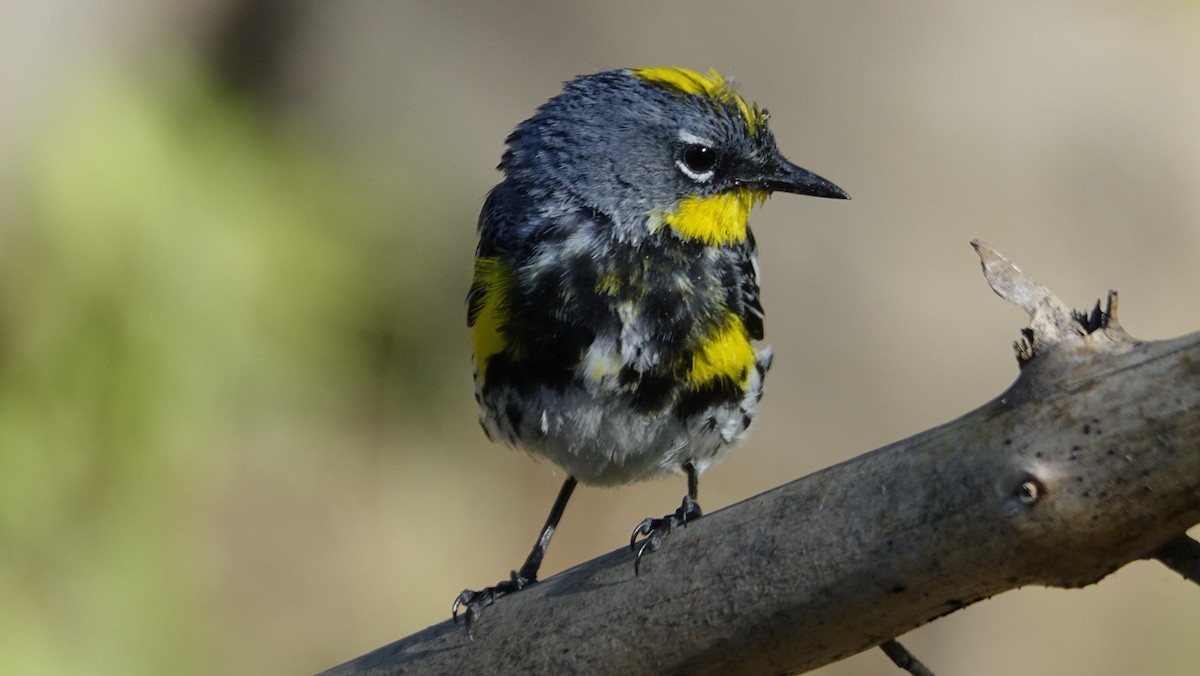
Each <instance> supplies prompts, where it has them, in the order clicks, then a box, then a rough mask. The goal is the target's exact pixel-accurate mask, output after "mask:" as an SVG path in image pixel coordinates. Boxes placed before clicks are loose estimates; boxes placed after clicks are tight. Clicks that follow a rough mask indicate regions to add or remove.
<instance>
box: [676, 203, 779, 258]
mask: <svg viewBox="0 0 1200 676" xmlns="http://www.w3.org/2000/svg"><path fill="white" fill-rule="evenodd" d="M767 195H768V193H766V192H761V191H757V190H746V189H740V190H734V191H732V192H727V193H723V194H720V195H713V196H712V197H698V196H692V197H687V198H684V200H683V201H682V202H680V203H679V207H678V208H677V209H676V210H675V211H674V212H671V213H668V214H664V215H663V217H662V219H663V222H665V223H666V224H667V225H668V226H670V227H671V229H672V230H674V231H675V232H676V233H678V234H679V236H680V237H683V238H684V239H690V240H698V241H701V242H704V243H705V244H708V245H710V246H720V245H723V244H736V243H738V242H742V241H745V239H746V224H747V223H748V222H749V220H750V209H751V208H753V207H754V205H755V204H761V203H762V202H763V200H765V199H767Z"/></svg>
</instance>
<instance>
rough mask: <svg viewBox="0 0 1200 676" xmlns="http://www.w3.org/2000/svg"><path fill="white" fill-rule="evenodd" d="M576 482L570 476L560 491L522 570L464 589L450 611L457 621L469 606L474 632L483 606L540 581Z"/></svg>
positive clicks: (467, 616)
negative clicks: (461, 609) (491, 584)
mask: <svg viewBox="0 0 1200 676" xmlns="http://www.w3.org/2000/svg"><path fill="white" fill-rule="evenodd" d="M576 483H578V482H576V481H575V477H573V476H569V477H567V480H566V481H564V482H563V485H562V488H561V489H559V491H558V497H557V498H555V499H554V506H553V507H551V508H550V516H548V517H546V525H544V526H542V532H541V534H540V535H538V539H537V542H535V543H533V549H532V550H531V551H530V552H529V556H528V557H526V559H525V563H524V564H522V565H521V569H520V570H514V571H512V574H511V577H510V578H509V579H507V580H502V581H500V582H498V583H496V586H494V587H486V588H484V589H481V590H479V591H473V590H471V589H464V590H463V592H462V593H461V594H459V595H458V598H456V599H454V607H453V608H451V609H450V614H451V615H452V616H453V617H454V620H455V621H456V622H457V621H458V609H459V607H465V609H466V610H465V613H464V615H465V616H466V619H467V633H470V632H471V625H472V624H474V623H475V621H476V620H478V619H479V615H480V614H481V613H482V612H483V609H484V608H487V607H488V606H490V605H492V604H493V603H495V602H496V599H498V598H500V597H501V596H504V595H505V594H511V593H513V592H518V591H521V590H522V589H524V588H526V587H528V586H529V585H531V584H533V583H534V582H537V574H538V569H539V568H541V567H542V559H543V558H545V556H546V548H547V547H548V546H550V538H551V537H553V536H554V530H555V529H556V528H558V522H559V520H560V519H562V515H563V510H565V509H566V508H567V501H568V500H570V499H571V493H572V492H573V491H574V490H575V484H576Z"/></svg>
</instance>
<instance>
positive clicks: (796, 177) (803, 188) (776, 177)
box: [741, 157, 850, 200]
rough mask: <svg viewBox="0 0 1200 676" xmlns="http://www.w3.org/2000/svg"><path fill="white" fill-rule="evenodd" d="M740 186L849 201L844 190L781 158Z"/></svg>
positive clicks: (742, 182)
mask: <svg viewBox="0 0 1200 676" xmlns="http://www.w3.org/2000/svg"><path fill="white" fill-rule="evenodd" d="M741 184H742V185H744V186H746V187H747V188H753V189H756V190H768V191H771V192H776V191H778V192H790V193H795V194H797V195H812V196H813V197H831V198H833V199H839V200H848V199H850V196H849V195H847V194H846V191H845V190H842V189H841V188H839V187H837V186H836V185H834V184H832V183H830V182H829V181H827V180H825V179H823V178H821V177H820V176H817V175H816V174H814V173H812V172H811V171H809V170H807V169H803V168H801V167H797V166H796V165H794V164H792V163H791V162H788V161H787V160H785V159H783V158H782V157H780V158H779V164H778V165H776V166H774V167H772V168H769V169H767V170H766V171H764V172H763V173H762V174H760V175H758V176H755V177H753V178H749V179H745V180H743V181H741Z"/></svg>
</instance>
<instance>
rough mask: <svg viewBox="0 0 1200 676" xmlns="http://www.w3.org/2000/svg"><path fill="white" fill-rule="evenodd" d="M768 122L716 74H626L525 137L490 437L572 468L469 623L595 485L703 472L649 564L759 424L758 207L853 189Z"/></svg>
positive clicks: (489, 262) (492, 304)
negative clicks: (806, 164) (519, 559)
mask: <svg viewBox="0 0 1200 676" xmlns="http://www.w3.org/2000/svg"><path fill="white" fill-rule="evenodd" d="M769 118H770V116H769V114H768V112H767V110H766V109H763V108H759V107H758V105H757V104H751V103H749V102H747V101H746V99H744V98H743V97H742V96H741V95H740V94H739V93H738V92H737V91H736V90H735V88H734V87H733V85H732V83H731V81H729V80H727V79H726V78H724V77H723V76H722V75H721V74H719V73H718V72H717V71H716V70H709V71H708V72H707V73H701V72H698V71H694V70H690V69H688V68H684V67H681V66H655V67H646V68H625V69H619V70H610V71H605V72H601V73H595V74H591V75H583V76H579V77H577V78H575V79H573V80H570V81H568V82H566V83H565V84H564V85H563V90H562V92H561V93H559V94H558V95H556V96H554V97H553V98H551V99H550V100H549V101H547V102H546V103H545V104H543V105H542V106H541V107H540V108H538V110H537V111H536V112H535V113H534V114H533V116H531V117H530V118H529V119H527V120H525V121H524V122H522V123H520V124H519V125H518V126H517V127H516V129H515V130H514V131H513V132H512V133H511V134H510V135H509V136H508V138H507V140H506V149H505V151H504V153H503V155H502V158H501V161H500V164H499V166H498V167H497V168H498V170H499V171H501V172H502V173H503V174H504V178H503V180H502V181H501V182H500V183H499V184H498V185H496V186H495V187H494V188H493V189H492V190H491V191H490V192H489V193H488V195H487V197H486V198H485V200H484V204H483V208H482V210H481V212H480V215H479V221H478V225H477V230H478V237H479V240H478V245H477V247H476V251H475V265H474V273H473V277H472V282H471V286H470V290H469V292H468V295H467V324H468V326H469V327H470V329H471V335H472V347H473V355H472V365H473V375H474V383H475V399H476V402H477V403H478V405H479V409H480V423H481V425H482V427H483V430H484V433H485V434H486V436H487V437H488V438H489V439H490V440H492V441H495V442H500V443H503V444H507V445H509V446H513V447H517V448H520V449H524V450H525V451H527V452H528V453H529V454H531V455H533V456H535V457H538V458H544V459H547V460H549V461H551V462H553V463H554V464H556V465H558V466H559V467H561V468H562V469H563V470H564V471H565V472H566V475H567V478H566V480H565V481H564V482H563V484H562V488H561V489H560V490H559V493H558V496H557V498H556V499H555V501H554V504H553V507H552V509H551V511H550V514H549V516H548V518H547V519H546V523H545V525H544V526H543V527H542V530H541V531H540V532H539V534H538V537H537V539H536V541H535V543H534V546H533V548H532V550H531V551H530V553H529V556H528V557H527V558H526V560H525V562H524V564H523V565H522V566H521V568H520V569H519V570H516V571H512V572H511V574H510V576H509V578H508V579H506V580H502V581H501V582H499V583H497V584H496V585H494V586H491V587H486V588H483V589H480V590H471V589H466V590H464V591H463V592H462V593H461V594H459V595H458V597H457V598H455V600H454V604H453V607H452V611H451V613H452V617H453V618H454V619H455V621H457V619H458V614H459V611H460V609H461V610H463V611H464V614H465V618H466V625H467V629H468V633H469V632H470V631H471V627H472V624H473V623H474V622H476V621H477V620H478V619H479V617H480V615H481V613H482V611H483V609H484V608H486V607H488V606H490V605H492V604H493V603H495V602H496V601H497V600H498V599H500V598H501V597H503V596H505V595H508V594H512V593H515V592H518V591H520V590H522V589H524V588H526V587H528V586H529V585H531V584H534V583H535V582H536V581H537V574H538V570H539V568H540V566H541V563H542V560H543V558H544V556H545V554H546V549H547V546H548V545H549V543H550V539H551V538H552V536H553V535H554V532H555V530H556V529H557V528H558V526H559V521H560V519H561V518H562V516H563V512H564V510H565V508H566V505H567V502H568V501H569V500H570V497H571V494H572V493H573V492H574V490H575V487H576V486H577V484H579V483H583V484H585V485H592V486H619V485H623V484H628V483H632V482H637V481H642V480H646V479H652V478H656V477H661V476H665V475H672V474H683V475H684V476H685V477H686V479H687V494H686V495H685V496H684V498H683V501H682V503H681V505H680V507H679V508H678V509H677V510H676V511H675V512H674V513H672V514H667V515H666V516H664V517H661V518H646V519H645V520H643V521H642V522H641V523H639V524H638V525H637V527H636V528H635V529H634V531H633V534H632V536H631V538H630V547H631V548H632V549H633V550H634V551H635V558H634V573H635V576H636V575H637V574H638V573H639V570H640V564H641V561H642V557H643V555H644V554H646V553H648V552H653V551H655V550H656V549H657V548H658V547H659V546H660V545H661V543H662V542H663V541H664V539H665V538H666V537H667V536H668V535H669V534H670V533H671V532H672V530H674V529H676V528H678V527H680V526H683V525H686V524H687V523H688V522H689V521H693V520H695V519H697V518H699V517H700V516H701V515H702V511H701V509H700V506H699V503H698V502H697V498H698V491H699V477H700V475H701V474H703V473H704V471H705V470H706V469H708V468H710V467H712V466H713V465H714V464H716V463H717V462H718V461H720V460H721V459H722V458H724V457H725V456H726V455H727V454H728V453H729V452H730V451H731V450H732V449H733V448H734V447H735V446H737V445H738V444H739V443H740V442H741V441H742V440H743V438H744V437H745V436H746V432H747V429H748V428H749V427H750V425H751V423H752V422H753V421H754V418H755V413H756V411H757V409H758V404H759V400H760V398H761V397H762V393H763V380H764V378H765V376H766V373H767V370H768V368H770V365H771V359H772V352H771V349H770V347H769V346H765V345H762V344H760V342H759V341H761V340H762V339H763V335H764V333H763V307H762V302H761V299H760V297H759V264H758V253H757V247H756V244H755V240H754V235H753V234H752V232H751V230H750V227H749V224H748V218H749V214H750V211H751V209H752V208H753V207H754V206H756V205H758V204H761V203H762V202H763V201H764V200H766V198H767V197H769V196H770V195H771V194H772V193H773V192H787V193H795V194H800V195H811V196H816V197H827V198H838V199H848V197H849V196H848V195H847V194H846V193H845V191H843V190H842V189H841V188H839V187H837V186H836V185H834V184H833V183H831V182H830V181H828V180H826V179H824V178H822V177H820V176H818V175H817V174H815V173H813V172H810V171H808V170H806V169H803V168H801V167H798V166H796V165H795V164H792V163H791V162H789V161H788V160H787V159H785V158H784V156H783V155H782V154H781V153H780V151H779V149H778V148H777V146H776V142H775V137H774V135H773V134H772V132H771V130H770V128H769V127H768V124H767V123H768V120H769ZM639 538H640V539H639Z"/></svg>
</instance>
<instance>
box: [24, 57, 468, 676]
mask: <svg viewBox="0 0 1200 676" xmlns="http://www.w3.org/2000/svg"><path fill="white" fill-rule="evenodd" d="M56 111H59V112H58V113H57V114H56V117H55V118H54V119H50V120H46V121H45V122H44V124H43V130H44V134H43V135H42V136H40V137H39V140H38V141H37V142H36V143H34V144H32V146H31V148H32V153H31V157H30V163H29V167H30V170H29V171H28V172H27V174H26V175H25V176H24V181H25V183H24V184H23V185H21V186H19V192H20V194H21V198H20V200H19V202H18V203H17V204H14V205H8V206H7V207H6V208H5V213H6V218H8V219H11V220H10V222H9V223H8V224H7V225H6V226H5V227H4V228H3V240H2V241H0V559H3V565H0V599H3V610H0V672H3V673H10V674H16V673H21V674H31V673H47V674H49V673H99V674H104V673H114V674H115V673H176V674H186V673H213V672H214V671H216V672H218V673H220V672H223V671H224V670H226V669H232V670H239V671H240V670H245V669H251V670H253V668H254V667H255V666H258V667H262V666H263V665H262V664H260V663H257V662H255V659H256V658H255V657H254V656H247V655H244V654H242V655H239V654H230V653H229V651H228V647H229V646H230V642H231V641H232V640H234V639H235V635H236V634H238V633H239V632H241V631H244V630H245V629H246V628H245V627H240V628H239V627H238V626H237V625H236V624H233V625H230V624H227V623H224V622H223V621H222V618H221V617H220V616H219V615H218V614H217V613H216V612H214V610H215V609H214V603H213V601H212V599H210V598H209V597H208V595H209V592H210V591H211V590H212V589H213V588H214V587H217V586H220V585H222V584H224V582H223V581H222V580H221V579H219V578H220V577H221V576H222V575H225V574H226V571H223V570H222V566H223V563H222V560H221V559H222V553H221V551H220V545H219V541H220V539H221V534H220V533H215V534H214V533H210V532H209V531H210V530H212V529H214V528H215V529H217V530H219V529H220V528H221V524H220V523H219V521H220V519H219V518H218V519H216V520H217V521H218V523H216V524H215V525H214V523H213V521H214V518H213V516H212V514H213V511H214V510H213V503H215V502H216V501H218V500H220V499H221V497H222V496H221V494H220V493H221V486H222V485H223V484H224V483H226V482H227V481H228V480H229V478H230V477H229V475H230V474H231V473H238V472H243V471H244V468H245V466H246V464H247V463H248V464H250V465H251V466H253V465H255V464H260V465H261V466H262V467H264V470H263V473H264V474H269V473H270V472H271V471H278V472H280V473H283V474H286V473H287V472H289V471H297V470H296V469H295V468H297V467H298V468H300V470H298V471H304V468H305V467H306V466H307V467H310V468H316V469H314V470H313V471H319V470H320V468H319V465H320V464H321V463H325V462H329V458H330V456H329V454H328V451H329V449H328V448H326V449H325V452H324V454H323V453H322V452H321V444H322V440H323V439H328V438H329V437H330V434H329V433H328V431H327V430H328V429H329V428H331V427H339V426H340V427H343V428H348V429H355V430H357V431H358V432H359V433H361V434H364V436H367V437H370V436H373V433H372V430H376V433H377V432H378V429H382V428H384V427H389V426H392V425H393V424H395V423H397V421H395V420H390V422H389V417H390V416H394V415H396V414H394V413H392V412H393V411H401V410H410V411H411V410H412V409H413V407H416V408H417V409H418V410H419V409H420V406H421V403H422V402H426V401H430V400H436V399H437V396H436V395H438V394H439V392H440V389H439V388H440V385H439V383H440V382H442V380H444V379H439V378H431V377H428V376H425V375H422V374H426V373H429V372H430V371H431V370H432V369H431V368H430V365H429V364H428V363H427V359H426V355H428V354H431V353H433V352H435V351H436V350H435V348H436V343H434V341H433V340H431V339H430V338H425V339H422V338H421V336H436V335H437V331H434V330H432V329H431V328H430V326H429V325H430V323H431V322H440V321H444V320H445V317H444V316H443V315H442V314H438V313H436V312H434V313H430V312H422V311H420V308H421V307H422V305H423V304H429V305H432V306H437V305H438V303H437V302H435V301H434V300H431V299H430V298H426V297H423V296H422V291H423V290H422V289H420V288H412V287H411V284H412V283H413V279H412V278H413V277H415V276H419V275H420V274H422V272H427V273H428V274H430V275H433V277H434V281H440V280H438V279H437V277H438V275H437V274H434V273H433V272H432V271H435V270H439V269H446V267H447V266H445V265H444V264H443V263H442V262H441V261H440V260H439V259H438V258H437V252H436V251H431V252H422V251H419V250H414V249H413V248H411V247H412V246H414V245H412V244H409V245H408V246H409V247H410V248H409V249H407V250H406V260H408V261H410V263H409V265H410V266H415V267H416V268H417V269H415V270H412V269H408V270H400V269H397V268H396V267H395V266H394V265H391V264H389V262H388V261H389V260H390V259H394V258H395V256H396V253H397V249H396V247H397V241H398V239H400V237H401V236H402V233H399V234H398V233H397V232H396V230H395V229H394V228H393V229H392V230H390V231H389V230H388V229H387V228H385V227H382V224H384V223H385V222H387V221H388V220H389V219H391V218H393V216H392V212H391V211H390V208H397V207H398V205H394V204H393V205H381V204H378V203H376V204H374V205H372V204H369V202H370V200H369V199H367V197H368V196H366V195H364V194H363V191H362V190H359V189H357V188H356V187H355V186H356V184H355V182H354V181H353V179H352V174H353V172H352V171H350V170H348V169H346V168H345V167H338V166H336V165H334V164H331V163H330V162H328V161H327V160H326V159H325V158H322V157H320V156H319V155H318V154H316V153H314V152H313V150H312V149H311V148H309V147H306V144H305V143H304V142H303V141H302V140H301V137H300V135H299V134H296V133H291V134H289V133H288V132H287V131H286V127H285V126H279V125H273V124H268V121H267V120H266V119H265V116H264V115H262V114H260V113H259V112H258V111H256V110H254V109H253V108H251V107H249V106H248V105H247V104H245V103H243V102H240V101H238V100H237V99H236V98H234V97H232V96H230V95H227V94H224V93H222V91H220V89H219V88H218V87H216V86H214V85H213V84H212V83H211V82H210V81H208V80H206V79H205V78H204V77H203V76H202V75H201V74H200V73H199V72H198V70H197V69H191V68H187V67H177V68H169V69H166V72H165V73H163V74H161V75H160V76H158V77H153V78H142V79H137V80H134V79H130V78H128V77H126V78H120V77H112V78H99V79H94V80H92V81H91V82H90V83H89V84H88V86H86V87H84V88H82V89H79V90H76V91H75V92H74V93H73V94H71V96H70V99H69V100H67V101H64V102H63V105H61V106H60V107H58V108H56ZM376 202H379V200H377V201H376ZM404 209H405V214H406V215H407V216H409V217H418V218H419V217H420V215H421V213H422V211H421V209H420V208H419V207H418V206H417V204H415V203H409V204H407V205H405V206H404ZM389 233H390V234H389ZM418 244H419V242H418ZM441 274H442V275H444V274H445V273H441ZM402 287H407V288H409V291H408V293H399V292H398V289H400V288H402ZM430 293H435V291H430ZM435 298H436V297H435ZM443 305H445V303H443ZM449 305H450V306H451V307H452V308H454V309H460V308H459V307H458V304H456V303H449ZM397 318H402V320H403V321H398V320H397ZM464 372H465V370H464ZM464 377H466V376H464ZM431 392H432V394H433V395H435V396H433V397H431V396H430V393H431ZM398 400H399V401H403V402H405V403H406V405H405V406H403V407H401V406H398V405H396V404H397V401H398ZM399 424H404V421H399ZM272 440H273V443H272ZM271 449H275V450H271ZM270 468H274V470H272V469H270ZM289 468H291V469H289ZM238 518H239V517H237V516H236V514H235V515H234V517H233V520H235V521H236V520H237V519H238ZM221 612H226V613H228V612H229V610H228V609H222V610H221Z"/></svg>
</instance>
